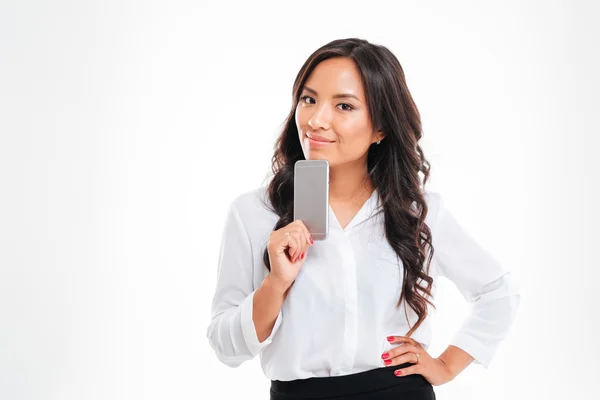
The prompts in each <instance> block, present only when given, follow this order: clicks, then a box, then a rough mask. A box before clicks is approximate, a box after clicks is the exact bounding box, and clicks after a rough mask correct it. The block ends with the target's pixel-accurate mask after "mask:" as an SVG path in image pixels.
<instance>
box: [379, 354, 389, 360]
mask: <svg viewBox="0 0 600 400" xmlns="http://www.w3.org/2000/svg"><path fill="white" fill-rule="evenodd" d="M389 357H390V353H383V354H382V355H381V358H383V359H384V360H385V359H386V358H389Z"/></svg>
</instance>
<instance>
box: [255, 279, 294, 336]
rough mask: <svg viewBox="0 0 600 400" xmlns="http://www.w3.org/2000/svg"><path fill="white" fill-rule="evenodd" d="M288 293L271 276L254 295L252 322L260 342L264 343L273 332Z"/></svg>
mask: <svg viewBox="0 0 600 400" xmlns="http://www.w3.org/2000/svg"><path fill="white" fill-rule="evenodd" d="M286 293H287V292H286V290H285V289H284V288H281V286H280V285H278V284H277V283H276V282H274V281H273V279H272V276H271V275H268V276H267V277H266V278H265V280H264V281H263V282H262V285H261V286H260V288H258V289H257V290H256V293H254V304H253V308H252V320H253V321H254V326H255V327H256V335H257V337H258V341H259V342H261V343H262V342H263V341H264V340H265V339H266V338H267V337H269V336H270V335H271V333H272V332H273V327H274V326H275V322H276V321H277V317H278V315H279V313H280V312H281V306H282V304H283V300H284V298H285V295H286Z"/></svg>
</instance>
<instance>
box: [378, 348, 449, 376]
mask: <svg viewBox="0 0 600 400" xmlns="http://www.w3.org/2000/svg"><path fill="white" fill-rule="evenodd" d="M390 339H392V340H390ZM388 341H389V342H390V343H401V345H400V346H398V347H395V348H393V349H391V350H389V351H388V352H387V353H384V354H382V356H381V358H382V359H383V360H384V364H385V365H386V366H392V365H401V364H404V363H414V364H415V365H411V366H408V367H405V368H400V369H397V370H395V371H394V374H395V375H396V376H398V377H402V376H406V375H412V374H421V375H423V377H425V379H427V381H429V383H431V384H432V385H434V386H438V385H443V384H444V383H447V382H450V381H451V380H452V379H454V374H453V373H452V371H450V369H449V368H448V367H447V366H446V364H445V363H444V362H443V361H442V360H440V359H439V358H433V357H431V356H430V355H429V353H427V350H425V349H424V348H423V346H421V344H420V343H419V342H417V341H416V340H414V339H412V338H408V337H404V336H388ZM417 354H418V355H419V356H418V357H417Z"/></svg>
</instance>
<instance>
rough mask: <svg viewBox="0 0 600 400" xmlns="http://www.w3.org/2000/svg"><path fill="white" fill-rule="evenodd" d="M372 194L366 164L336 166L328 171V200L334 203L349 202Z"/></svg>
mask: <svg viewBox="0 0 600 400" xmlns="http://www.w3.org/2000/svg"><path fill="white" fill-rule="evenodd" d="M372 192H373V187H372V185H371V180H370V179H369V175H368V171H367V164H366V163H365V162H363V163H358V162H357V163H353V164H344V165H338V166H336V167H333V168H330V171H329V198H330V200H333V201H334V202H336V201H339V202H345V201H350V200H352V199H353V198H355V197H359V198H360V197H363V196H365V195H367V194H368V195H370V194H371V193H372Z"/></svg>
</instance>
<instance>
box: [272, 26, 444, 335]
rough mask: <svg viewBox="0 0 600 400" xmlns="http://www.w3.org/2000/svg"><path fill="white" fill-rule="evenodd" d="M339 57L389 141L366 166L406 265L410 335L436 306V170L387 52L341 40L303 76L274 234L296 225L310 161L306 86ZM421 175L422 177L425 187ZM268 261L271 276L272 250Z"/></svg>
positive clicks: (375, 148) (276, 178) (282, 160)
mask: <svg viewBox="0 0 600 400" xmlns="http://www.w3.org/2000/svg"><path fill="white" fill-rule="evenodd" d="M334 57H346V58H349V59H351V60H353V61H354V62H355V63H356V66H357V67H358V70H359V71H360V75H361V78H362V84H363V87H364V90H365V95H366V100H367V107H368V110H369V117H370V119H371V121H372V123H373V126H374V127H377V130H382V131H383V133H384V135H385V138H384V140H382V141H381V144H379V145H371V147H370V148H369V150H368V160H367V168H368V175H369V179H370V180H371V183H372V185H373V187H374V188H376V189H377V191H378V194H379V196H380V197H381V201H382V205H383V213H384V225H385V235H386V239H387V241H388V242H389V244H390V246H391V247H392V248H393V249H394V251H395V252H396V254H397V256H398V257H399V258H400V259H401V260H402V263H403V266H404V268H403V269H404V281H403V286H402V292H401V293H400V298H399V300H398V303H397V308H399V307H400V305H401V304H402V301H403V300H404V299H405V300H406V302H407V303H408V305H409V306H410V307H411V308H412V309H413V310H414V311H415V312H416V314H417V315H418V317H419V319H418V321H417V323H416V324H415V325H414V326H413V327H412V328H411V329H410V330H409V332H408V333H407V334H406V336H411V335H412V333H413V332H414V331H415V330H416V329H417V328H418V327H419V325H421V323H422V322H423V320H424V319H425V318H426V314H427V303H429V304H431V305H432V306H433V307H434V308H435V305H434V304H433V303H432V302H431V301H430V300H429V299H428V297H431V287H432V284H433V279H432V278H431V277H430V276H429V275H428V272H429V265H430V264H431V259H432V258H433V246H432V243H431V242H432V241H431V231H430V230H429V227H428V226H427V224H426V223H425V217H426V216H427V211H428V210H427V203H426V201H425V196H424V193H423V191H424V189H423V188H424V187H425V183H426V182H427V179H428V176H429V169H430V165H429V163H428V162H427V160H426V159H425V156H424V155H423V151H422V150H421V147H420V146H419V144H418V141H419V140H420V139H421V136H422V132H421V116H420V114H419V111H418V109H417V106H416V105H415V103H414V101H413V99H412V96H411V94H410V92H409V91H408V87H407V85H406V81H405V78H404V71H403V70H402V67H401V65H400V62H399V61H398V59H397V58H396V57H395V56H394V55H393V54H392V53H391V52H390V51H389V50H388V49H387V48H385V47H384V46H381V45H376V44H372V43H369V42H368V41H366V40H362V39H357V38H349V39H338V40H334V41H332V42H330V43H328V44H326V45H324V46H323V47H321V48H319V49H318V50H317V51H315V52H314V53H313V54H312V55H311V56H310V57H309V58H308V59H307V60H306V62H305V63H304V65H303V66H302V68H301V69H300V71H299V72H298V75H297V76H296V80H295V81H294V87H293V92H292V107H291V110H290V113H289V114H288V116H287V119H286V121H285V123H284V127H283V131H282V132H281V134H280V136H279V137H278V139H277V141H276V143H275V146H274V150H275V153H274V155H273V158H272V165H271V169H272V172H273V178H272V180H271V182H270V183H269V186H268V197H269V200H270V201H271V206H270V208H271V209H272V210H273V211H274V212H275V213H276V214H277V215H278V216H279V220H278V221H277V223H276V224H275V227H274V229H273V230H277V229H280V228H282V227H284V226H286V225H288V224H290V223H291V222H293V198H294V164H295V163H296V161H298V160H304V159H305V157H304V153H303V151H302V147H301V144H300V139H299V137H298V129H297V127H296V123H295V111H296V106H297V105H298V101H299V98H300V94H301V91H302V88H303V86H304V83H305V82H306V80H307V79H308V77H309V76H310V74H311V72H312V71H313V70H314V69H315V67H316V66H317V65H318V64H319V63H320V62H321V61H324V60H327V59H329V58H334ZM419 172H421V173H422V174H423V183H422V184H421V178H420V175H419ZM263 261H264V263H265V265H266V267H267V269H268V270H269V271H271V265H270V261H269V254H268V251H267V249H266V248H265V250H264V254H263ZM423 282H425V285H424V284H423ZM405 315H406V309H405ZM407 321H408V316H407ZM409 323H410V322H409Z"/></svg>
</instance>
